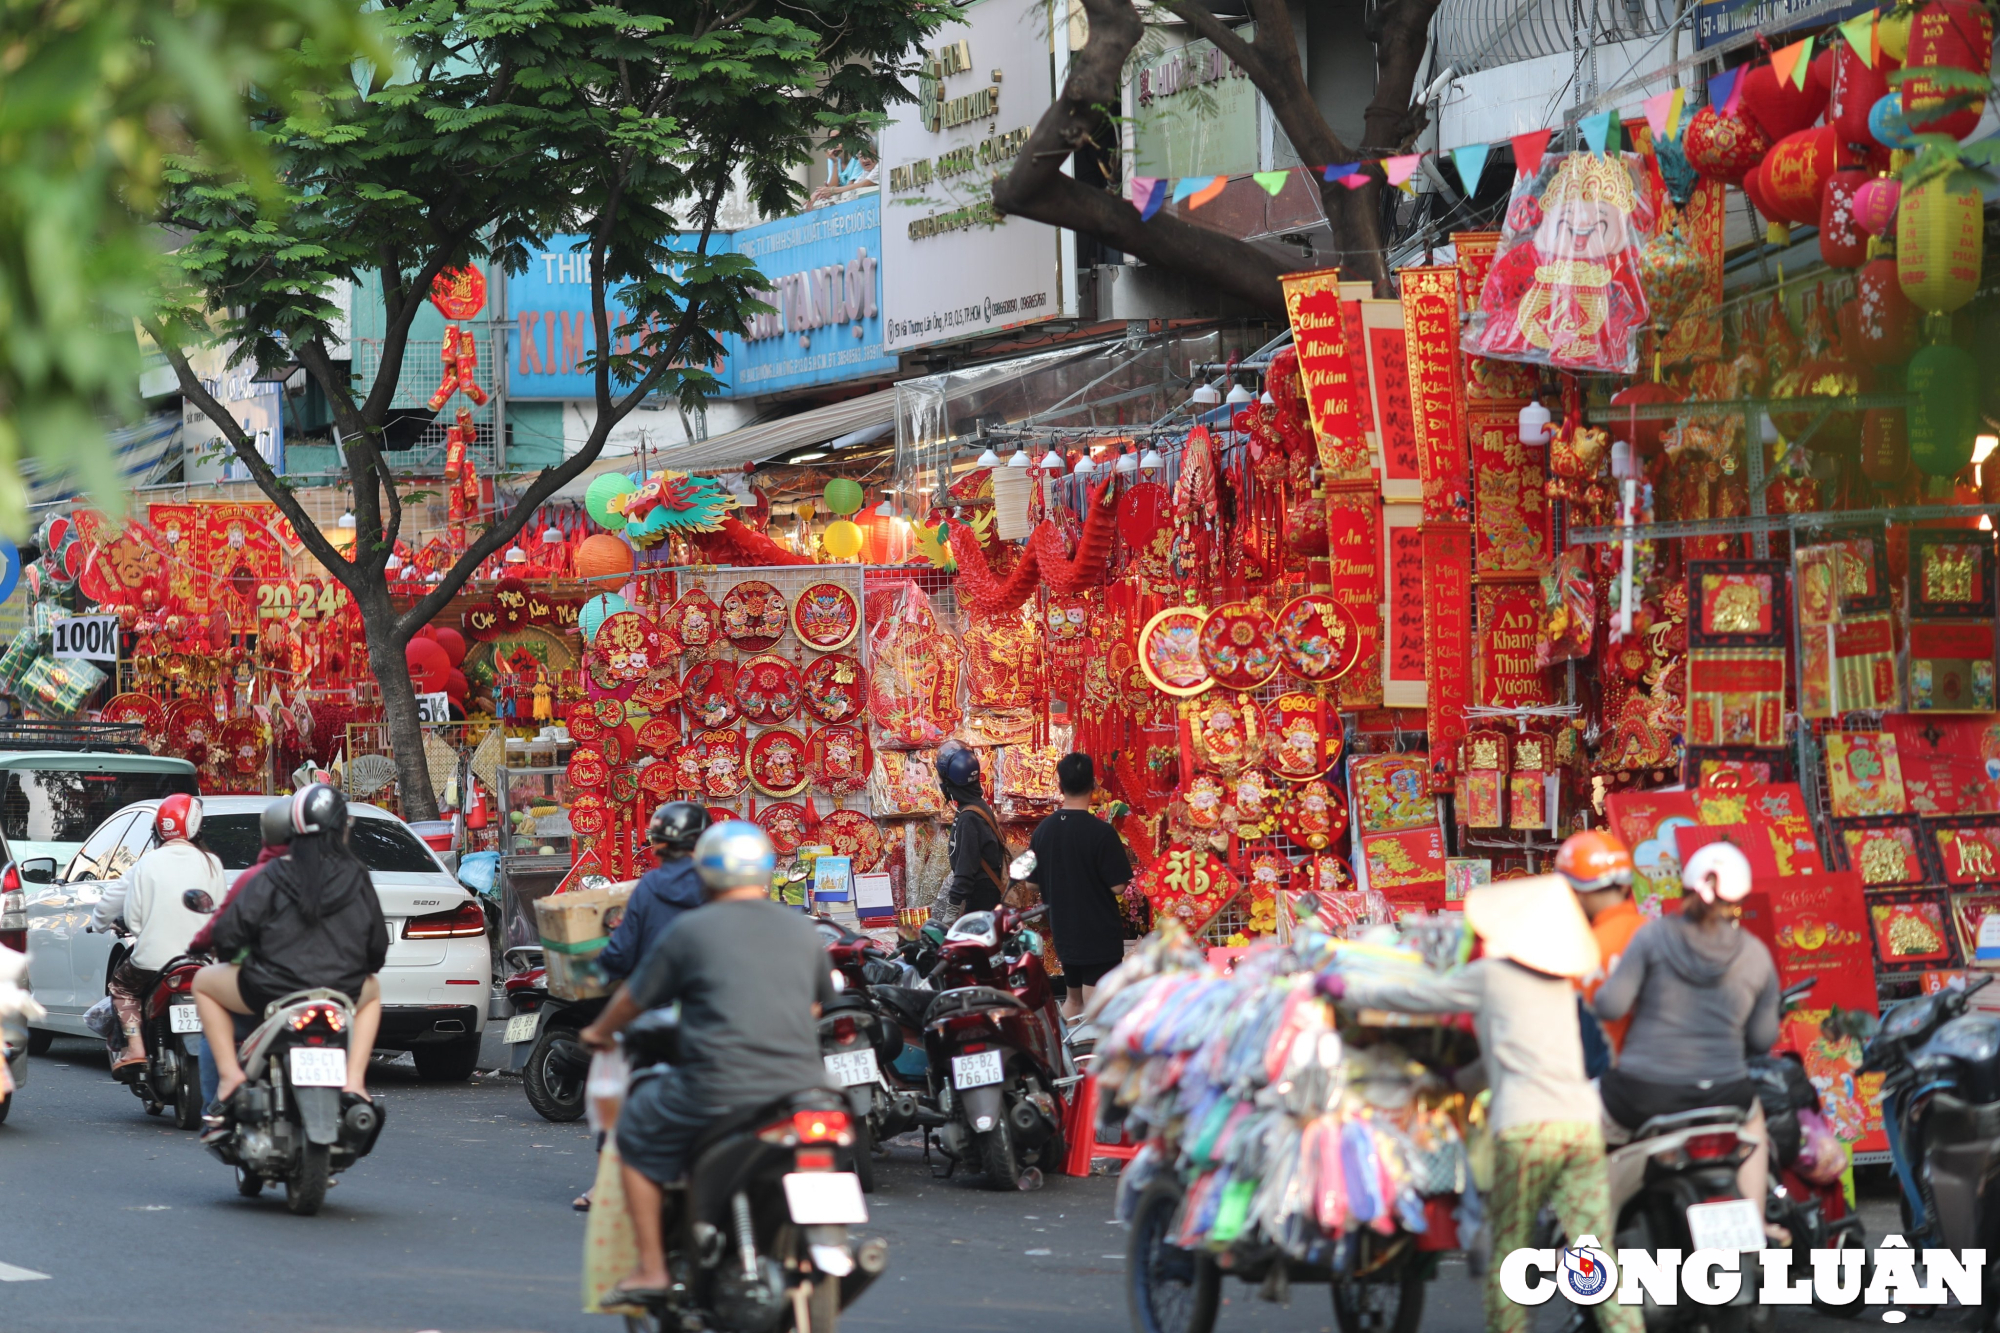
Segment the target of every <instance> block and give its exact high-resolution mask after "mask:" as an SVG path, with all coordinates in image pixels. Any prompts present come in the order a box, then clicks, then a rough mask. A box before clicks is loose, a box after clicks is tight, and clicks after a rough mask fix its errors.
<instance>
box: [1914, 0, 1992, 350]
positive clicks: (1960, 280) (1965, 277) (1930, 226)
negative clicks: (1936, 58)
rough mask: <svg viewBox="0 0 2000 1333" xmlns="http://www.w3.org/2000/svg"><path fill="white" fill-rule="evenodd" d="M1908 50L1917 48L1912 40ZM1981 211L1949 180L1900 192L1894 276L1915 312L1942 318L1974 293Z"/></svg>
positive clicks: (1974, 196)
mask: <svg viewBox="0 0 2000 1333" xmlns="http://www.w3.org/2000/svg"><path fill="white" fill-rule="evenodd" d="M1925 12H1928V11H1925ZM1910 47H1911V50H1912V51H1914V50H1915V49H1916V40H1915V38H1912V39H1911V43H1910ZM1982 207H1983V205H1982V201H1981V199H1980V194H1979V190H1978V189H1977V188H1975V187H1973V186H1969V185H1955V184H1954V183H1953V181H1952V180H1951V178H1950V177H1949V176H1948V175H1947V176H1934V177H1932V178H1931V179H1930V180H1928V181H1925V182H1924V183H1923V184H1922V185H1919V186H1917V187H1915V188H1914V189H1910V190H1905V191H1904V192H1903V197H1902V203H1901V206H1900V207H1899V208H1898V209H1897V211H1896V277H1897V279H1898V280H1899V281H1901V283H1902V284H1903V295H1905V296H1907V297H1909V298H1910V300H1911V301H1912V302H1913V303H1915V305H1916V306H1917V308H1918V309H1920V310H1928V311H1930V312H1931V313H1932V314H1944V313H1946V312H1948V311H1952V310H1956V309H1958V308H1959V307H1960V306H1962V305H1964V304H1965V303H1966V302H1967V301H1970V300H1971V299H1972V295H1973V293H1974V292H1975V291H1977V290H1978V288H1979V267H1980V263H1981V261H1982V260H1983V259H1984V257H1985V252H1986V237H1985V232H1984V218H1983V216H1982Z"/></svg>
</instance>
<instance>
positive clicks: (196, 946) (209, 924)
mask: <svg viewBox="0 0 2000 1333" xmlns="http://www.w3.org/2000/svg"><path fill="white" fill-rule="evenodd" d="M257 831H258V833H259V834H260V835H261V837H260V840H261V841H262V843H263V844H264V845H263V846H262V847H260V848H258V849H257V859H256V860H254V861H252V862H251V863H250V868H249V869H247V870H243V871H239V872H238V873H237V876H236V882H235V883H233V884H231V885H230V886H229V894H228V896H227V897H225V898H223V900H222V903H221V905H220V906H218V907H217V908H216V909H215V912H214V914H213V915H212V916H210V917H209V918H208V919H207V920H206V921H204V922H202V926H201V929H200V930H197V931H196V932H195V933H194V938H193V939H191V940H189V941H188V946H187V950H186V952H187V953H189V954H192V955H195V956H197V957H199V956H200V955H202V954H212V953H214V952H215V923H216V922H217V921H219V920H221V919H222V914H223V912H224V911H225V910H227V908H228V907H229V904H231V903H233V902H235V901H236V895H237V894H239V893H241V892H243V889H244V887H245V886H246V885H248V884H250V883H251V882H252V881H253V880H255V879H256V878H257V877H258V876H259V875H260V874H262V873H263V870H264V867H265V866H267V865H269V864H271V862H273V861H275V860H277V859H278V858H279V857H281V856H283V855H284V854H285V849H286V848H288V847H290V846H291V845H292V798H291V797H289V796H280V797H279V798H278V799H277V800H275V801H272V802H270V803H269V804H267V805H266V806H265V807H264V809H263V812H262V813H261V814H259V815H258V816H257ZM191 1041H192V1042H200V1043H202V1045H201V1047H193V1046H191V1047H190V1049H193V1050H195V1052H196V1056H197V1058H198V1059H199V1058H200V1055H201V1051H202V1050H205V1049H206V1038H202V1037H195V1038H192V1039H191ZM221 1082H222V1075H221V1073H220V1072H218V1071H217V1069H216V1067H215V1061H214V1060H213V1059H201V1104H202V1105H203V1106H209V1105H213V1104H214V1102H215V1093H216V1089H217V1088H218V1087H219V1086H220V1085H221Z"/></svg>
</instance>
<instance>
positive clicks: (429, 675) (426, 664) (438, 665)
mask: <svg viewBox="0 0 2000 1333" xmlns="http://www.w3.org/2000/svg"><path fill="white" fill-rule="evenodd" d="M403 662H404V664H405V665H407V666H408V667H409V669H410V685H411V686H412V687H413V688H414V689H415V690H416V692H417V693H418V694H436V693H438V692H439V691H440V690H442V689H444V687H445V682H446V681H447V680H448V679H449V678H450V676H451V658H450V656H449V655H447V654H446V652H445V650H444V646H443V645H442V644H440V643H439V642H438V641H437V640H436V639H411V640H410V643H409V646H408V647H406V648H405V649H403Z"/></svg>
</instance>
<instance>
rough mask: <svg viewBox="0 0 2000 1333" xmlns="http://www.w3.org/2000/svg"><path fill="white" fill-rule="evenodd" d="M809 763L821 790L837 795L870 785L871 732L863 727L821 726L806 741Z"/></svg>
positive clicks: (815, 781)
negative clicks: (869, 734)
mask: <svg viewBox="0 0 2000 1333" xmlns="http://www.w3.org/2000/svg"><path fill="white" fill-rule="evenodd" d="M806 764H807V767H808V768H809V769H810V770H811V771H812V780H813V783H814V785H815V786H817V787H818V788H819V789H820V790H821V791H825V792H830V793H832V794H833V795H835V796H845V795H846V794H847V793H849V792H856V791H860V790H861V789H862V788H864V787H866V786H867V785H868V733H867V732H865V731H863V730H862V729H861V728H860V727H848V726H831V727H821V728H820V729H819V730H818V731H815V732H814V733H813V734H812V737H811V739H810V740H808V741H807V743H806Z"/></svg>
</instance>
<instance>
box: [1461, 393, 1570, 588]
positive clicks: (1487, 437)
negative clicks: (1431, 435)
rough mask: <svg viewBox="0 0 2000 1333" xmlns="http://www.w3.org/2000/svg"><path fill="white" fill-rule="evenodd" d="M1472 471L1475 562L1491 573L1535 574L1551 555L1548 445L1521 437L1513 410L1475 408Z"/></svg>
mask: <svg viewBox="0 0 2000 1333" xmlns="http://www.w3.org/2000/svg"><path fill="white" fill-rule="evenodd" d="M1468 433H1469V434H1470V436H1471V439H1472V475H1473V477H1474V479H1475V482H1474V484H1475V485H1476V486H1477V487H1478V490H1479V524H1478V526H1477V527H1476V528H1475V529H1474V530H1473V554H1474V559H1475V567H1476V569H1477V570H1478V573H1479V575H1480V576H1481V577H1482V578H1484V577H1486V576H1488V575H1492V574H1517V575H1521V574H1537V573H1539V572H1540V571H1542V570H1544V569H1547V568H1548V567H1549V564H1550V562H1551V561H1553V560H1554V558H1555V543H1554V534H1553V531H1552V529H1551V526H1550V523H1549V501H1548V495H1547V492H1546V488H1547V484H1548V453H1549V451H1548V449H1547V447H1545V446H1541V445H1527V444H1522V443H1521V427H1520V422H1519V419H1518V417H1517V416H1516V415H1515V414H1514V413H1512V412H1474V413H1472V414H1470V423H1469V426H1468Z"/></svg>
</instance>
